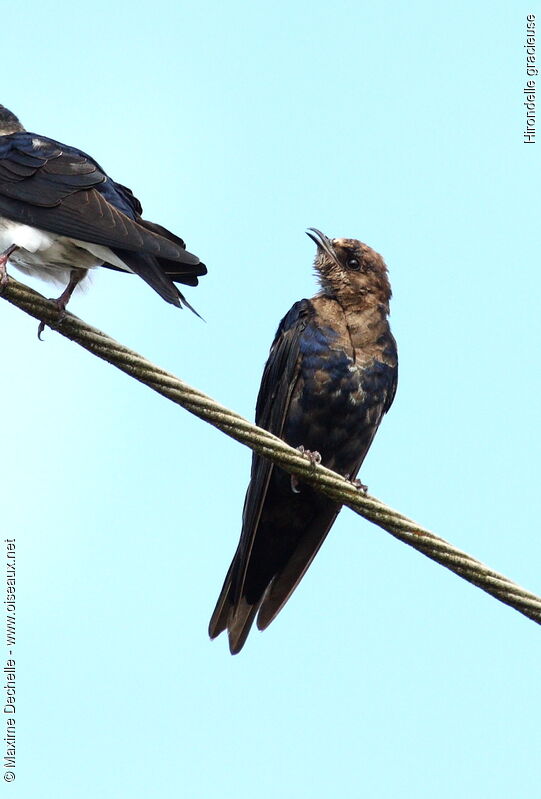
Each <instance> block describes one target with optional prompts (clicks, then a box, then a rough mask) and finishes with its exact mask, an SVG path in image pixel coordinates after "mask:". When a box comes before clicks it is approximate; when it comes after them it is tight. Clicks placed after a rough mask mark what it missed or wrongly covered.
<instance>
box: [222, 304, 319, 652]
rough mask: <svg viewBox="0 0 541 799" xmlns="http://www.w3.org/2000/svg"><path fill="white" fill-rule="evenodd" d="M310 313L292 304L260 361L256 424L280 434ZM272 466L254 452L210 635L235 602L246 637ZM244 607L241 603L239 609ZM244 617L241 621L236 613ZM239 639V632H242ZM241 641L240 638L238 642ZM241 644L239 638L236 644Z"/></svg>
mask: <svg viewBox="0 0 541 799" xmlns="http://www.w3.org/2000/svg"><path fill="white" fill-rule="evenodd" d="M313 315H314V309H313V306H312V304H311V302H310V301H309V300H301V301H300V302H297V303H295V305H294V306H293V307H292V308H291V310H290V311H289V313H288V314H287V315H286V316H285V317H284V318H283V319H282V321H281V322H280V325H279V327H278V330H277V333H276V336H275V339H274V342H273V344H272V347H271V350H270V354H269V358H268V360H267V363H266V365H265V369H264V372H263V378H262V381H261V386H260V389H259V395H258V398H257V405H256V424H258V425H259V426H260V427H263V428H265V429H266V430H269V431H270V432H271V433H274V434H275V435H277V436H281V435H282V432H283V428H284V422H285V419H286V416H287V411H288V407H289V402H290V399H291V394H292V391H293V389H294V387H295V382H296V379H297V376H298V372H299V365H300V350H299V342H300V339H301V336H302V333H303V331H304V329H305V328H306V325H307V324H308V322H309V321H310V319H311V318H312V317H313ZM273 468H274V466H273V464H272V463H271V462H270V461H268V460H267V459H266V458H261V457H260V456H258V455H254V457H253V459H252V472H251V478H250V484H249V486H248V491H247V494H246V499H245V502H244V510H243V525H242V534H241V538H240V542H239V545H238V548H237V551H236V553H235V557H234V558H233V562H232V563H231V566H230V568H229V571H228V573H227V576H226V578H225V582H224V585H223V588H222V591H221V593H220V597H219V599H218V602H217V604H216V608H215V610H214V613H213V614H212V618H211V620H210V625H209V634H210V637H211V638H215V637H216V636H217V635H219V634H220V633H221V632H222V631H223V630H225V629H226V627H227V626H228V620H229V616H230V612H231V609H232V607H234V606H236V616H237V622H236V623H237V626H240V627H243V628H246V630H245V635H244V638H245V637H246V635H247V634H248V630H249V628H250V626H251V623H252V621H253V618H254V615H255V613H256V612H257V605H256V606H255V607H253V606H252V605H248V604H247V603H245V602H243V601H242V600H241V597H242V589H243V584H244V579H245V577H246V570H247V568H248V565H249V562H250V555H251V552H252V548H253V544H254V540H255V536H256V534H257V526H258V521H259V517H260V515H261V509H262V507H263V503H264V501H265V496H266V493H267V487H268V484H269V479H270V476H271V474H272V470H273ZM244 605H246V607H244ZM241 616H242V617H244V618H243V621H242V622H241V621H240V617H241ZM241 637H242V636H241ZM239 643H240V642H239ZM243 643H244V639H243V640H242V642H241V643H240V645H239V647H238V648H240V647H241V646H242V644H243Z"/></svg>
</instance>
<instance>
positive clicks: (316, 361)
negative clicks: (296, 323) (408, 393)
mask: <svg viewBox="0 0 541 799" xmlns="http://www.w3.org/2000/svg"><path fill="white" fill-rule="evenodd" d="M314 304H315V309H316V313H315V314H314V317H313V319H312V320H311V321H310V322H309V323H308V324H307V326H306V328H305V330H304V332H303V335H302V338H301V340H300V342H299V353H300V354H299V357H300V364H299V373H298V379H297V382H296V385H295V387H294V389H293V393H292V397H291V404H290V412H289V414H288V419H287V421H286V426H285V430H284V433H285V438H286V440H287V441H288V442H289V443H290V444H292V445H293V446H299V445H301V444H302V445H303V446H304V447H305V448H307V449H310V450H317V451H318V452H319V453H320V454H321V456H322V461H323V463H324V464H325V465H326V466H328V467H329V468H332V469H335V470H336V471H338V472H340V473H341V474H344V475H347V476H353V474H354V473H356V472H357V470H358V468H359V466H360V464H361V462H362V459H363V458H364V455H365V454H366V452H367V451H368V448H369V446H370V443H371V441H372V438H373V437H374V434H375V432H376V430H377V427H378V425H379V423H380V421H381V418H382V416H383V414H384V413H385V411H386V410H387V408H388V407H389V405H390V402H391V401H392V394H394V385H395V380H396V366H393V364H392V362H391V363H389V362H388V360H389V359H388V358H387V357H386V356H385V355H383V354H382V355H381V357H380V355H379V352H380V348H379V347H378V346H377V345H376V342H375V339H376V338H379V339H381V331H379V330H376V329H374V331H373V337H374V339H373V340H371V337H370V336H369V335H368V336H365V340H364V341H363V342H362V344H363V346H362V347H358V346H354V344H353V342H352V338H351V335H350V331H349V327H348V324H347V319H346V317H345V315H344V312H343V311H342V309H341V307H340V306H339V304H338V303H336V302H333V301H331V300H327V301H326V302H325V303H319V304H316V303H314ZM318 305H319V307H318ZM389 335H390V333H389ZM391 339H392V337H391ZM356 343H357V342H356ZM387 344H388V342H387Z"/></svg>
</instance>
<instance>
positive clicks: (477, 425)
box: [0, 0, 541, 799]
mask: <svg viewBox="0 0 541 799" xmlns="http://www.w3.org/2000/svg"><path fill="white" fill-rule="evenodd" d="M531 12H533V13H535V12H536V8H535V7H532V6H527V5H525V4H524V3H510V2H506V3H501V2H491V3H488V2H477V3H474V4H473V6H472V5H471V4H469V3H465V2H459V3H448V4H445V5H441V4H440V5H439V6H437V7H434V6H432V5H431V4H429V3H423V2H414V3H398V2H394V3H389V4H386V5H385V6H381V7H380V8H376V7H374V5H373V4H372V3H365V2H341V1H340V0H339V1H338V2H335V3H332V4H326V3H321V2H317V0H316V1H315V2H310V3H308V2H295V1H294V0H293V1H292V2H288V3H285V2H281V1H279V2H276V1H275V2H272V3H270V2H268V3H263V2H251V3H248V2H238V1H237V2H235V0H233V1H232V2H230V3H228V4H222V3H217V2H198V3H186V2H180V3H173V2H170V3H169V2H165V1H164V0H155V2H153V3H152V4H151V5H145V6H142V5H141V6H137V5H134V4H133V3H128V2H126V3H116V2H99V1H98V2H94V3H93V4H91V5H78V4H73V3H67V2H64V1H63V0H62V1H61V2H57V3H53V2H47V1H46V0H45V2H43V0H41V1H40V2H39V3H37V2H34V1H33V0H30V2H27V3H24V4H20V5H19V6H18V7H15V6H14V5H13V4H11V5H10V6H9V7H6V8H5V9H4V10H3V15H4V19H5V18H6V16H7V17H8V21H7V25H4V35H3V37H2V39H3V41H2V63H3V76H4V80H3V89H2V96H1V97H0V102H2V103H4V104H5V105H7V106H8V107H9V108H11V109H12V110H14V111H15V112H16V113H17V114H18V115H19V116H20V118H21V120H22V121H23V122H24V124H25V125H26V126H27V128H28V129H30V130H33V131H36V132H39V133H43V134H45V135H49V136H53V137H56V138H58V139H59V140H60V141H65V142H67V143H70V144H74V145H76V146H79V147H80V148H82V149H84V150H86V151H88V152H90V153H91V154H92V155H93V156H94V157H95V158H96V159H97V160H98V161H100V163H101V164H102V165H103V166H104V167H105V169H106V170H107V171H108V172H109V173H110V174H111V175H112V176H113V177H114V178H115V179H117V180H118V181H120V182H123V183H125V184H127V185H129V186H130V187H131V188H132V189H133V190H134V191H135V193H136V195H137V196H138V197H139V198H140V199H141V201H142V203H143V206H144V208H145V213H146V215H147V216H148V218H150V219H153V220H155V221H157V222H160V223H161V224H163V225H166V226H167V227H169V228H171V229H172V230H174V231H175V232H177V233H179V234H180V235H182V236H183V237H184V238H185V239H186V241H187V244H188V247H189V248H190V249H192V250H193V251H194V252H196V253H198V254H199V255H200V256H201V257H202V258H203V259H204V260H205V262H206V263H207V265H208V268H209V274H208V276H207V277H206V278H204V280H203V282H202V284H201V286H200V287H199V288H197V289H193V290H190V289H188V290H187V291H186V294H187V297H188V299H189V301H190V302H192V303H193V304H194V305H195V307H196V308H197V309H198V311H199V312H200V313H201V314H202V316H204V318H205V320H206V322H205V323H203V322H201V321H200V320H199V319H197V318H196V317H195V316H193V315H192V314H190V313H189V312H188V311H182V312H179V311H178V310H176V309H174V308H172V307H170V306H167V305H166V304H165V303H164V302H163V301H162V300H160V298H159V297H158V296H157V295H156V294H154V293H153V292H152V291H151V289H149V288H148V287H147V286H146V285H145V284H144V283H143V282H142V281H139V280H136V279H135V278H130V277H126V276H123V275H120V274H117V273H113V272H108V271H106V270H100V271H99V272H98V273H97V274H95V276H94V278H93V284H92V287H91V288H90V289H89V290H88V291H87V292H86V293H85V294H82V295H78V296H75V297H74V299H73V302H72V304H71V310H73V312H74V313H76V314H78V315H79V316H81V317H83V318H84V319H86V320H87V321H88V322H89V323H91V324H93V325H95V326H97V327H99V328H101V329H103V330H105V331H107V332H108V333H109V334H111V335H112V336H114V337H116V338H117V339H119V340H120V341H122V342H123V343H125V344H127V345H128V346H130V347H132V348H134V349H136V350H139V351H140V352H141V353H143V354H144V355H146V356H147V357H149V358H151V359H152V360H154V361H156V362H157V363H159V364H160V365H161V366H163V367H166V368H168V369H170V370H171V371H173V372H175V373H176V374H178V375H179V376H181V377H182V378H184V379H185V380H187V381H188V382H190V383H192V384H194V385H196V386H197V387H199V388H200V389H202V390H204V391H206V392H208V393H209V394H211V395H213V396H215V397H216V398H217V399H219V400H220V401H221V402H223V403H224V404H226V405H229V406H230V407H232V408H234V409H235V410H237V411H239V412H241V413H243V414H245V415H246V416H248V417H249V418H253V408H254V404H255V397H256V394H257V389H258V386H259V379H260V376H261V371H262V367H263V364H264V362H265V359H266V357H267V353H268V349H269V346H270V344H271V342H272V338H273V335H274V332H275V330H276V327H277V325H278V322H279V320H280V318H281V317H282V316H283V315H284V314H285V313H286V312H287V310H288V309H289V307H290V306H291V305H292V304H293V302H295V301H296V300H298V299H300V298H302V297H306V296H308V297H309V296H311V295H312V294H313V293H315V284H314V279H313V276H312V269H311V262H312V259H313V254H314V247H313V244H312V243H311V242H310V241H309V239H308V238H307V237H306V236H305V235H304V230H305V228H306V227H307V226H315V227H318V228H321V229H322V230H323V231H324V232H325V233H327V234H328V235H330V236H352V237H358V238H360V239H363V240H364V241H366V242H367V243H369V244H370V245H372V246H373V247H375V248H376V249H378V250H379V251H380V252H381V253H382V254H383V255H384V257H385V259H386V261H387V263H388V265H389V270H390V275H391V280H392V284H393V289H394V298H393V304H392V317H391V321H392V326H393V331H394V333H395V336H396V338H397V340H398V345H399V352H400V380H399V388H398V394H397V398H396V401H395V404H394V407H393V408H392V411H391V412H390V414H389V416H388V417H387V418H386V419H385V421H384V424H383V425H382V428H381V430H380V432H379V434H378V436H377V438H376V440H375V443H374V445H373V448H372V451H371V453H370V455H369V457H368V458H367V460H366V462H365V465H364V467H363V472H362V475H361V477H362V479H363V482H365V483H367V484H368V486H369V488H370V491H371V492H372V493H373V494H375V495H376V496H379V497H380V498H381V499H383V500H384V501H386V502H388V503H389V504H391V505H393V506H394V507H396V508H398V509H399V510H401V511H402V512H404V513H407V514H409V515H410V516H412V517H413V518H415V519H416V520H418V521H419V522H421V523H422V524H424V525H426V526H428V527H430V528H431V529H433V530H434V531H435V532H437V533H439V534H440V535H442V536H444V537H445V538H447V539H449V540H451V541H453V542H454V543H455V544H457V545H458V546H460V547H462V548H464V549H466V550H467V551H469V552H471V553H472V554H473V555H475V556H476V557H478V558H480V559H481V560H483V561H485V562H486V563H488V564H490V565H491V566H492V567H494V568H496V569H498V570H500V571H502V572H504V573H505V574H507V575H508V576H510V577H511V578H513V579H515V580H516V581H517V582H519V583H521V584H523V585H525V586H526V587H528V588H530V589H532V590H535V591H537V592H538V593H539V592H541V578H540V563H541V536H540V530H539V518H540V515H541V497H540V490H539V452H540V447H541V425H540V411H539V391H540V387H541V386H540V370H539V364H538V352H539V347H540V344H541V329H540V323H539V295H540V285H541V282H540V277H539V263H540V257H539V256H540V251H539V211H540V203H539V163H540V158H539V148H541V138H540V140H539V143H538V144H536V145H533V146H526V145H524V144H523V143H522V131H523V128H524V122H525V113H524V108H523V106H522V102H523V100H522V88H523V86H524V81H525V79H526V76H525V69H524V66H525V65H524V60H525V59H524V49H523V44H524V38H525V18H526V15H527V14H528V13H531ZM539 19H540V20H541V16H540V17H539ZM539 83H540V85H541V79H540V81H539ZM540 136H541V133H540ZM19 277H20V276H19ZM34 285H35V286H36V287H38V288H40V289H41V290H43V291H44V293H45V294H46V295H47V296H48V295H49V294H50V293H51V289H50V287H48V286H43V284H38V283H35V284H34ZM36 327H37V325H36V323H35V321H34V320H31V319H30V318H29V317H27V316H25V315H24V314H22V313H21V312H20V311H18V310H16V309H14V308H12V307H11V306H9V305H8V304H7V303H5V302H1V303H0V335H1V337H2V338H1V340H2V342H3V348H2V354H3V357H2V362H3V374H4V381H3V389H2V407H3V413H2V451H3V464H2V483H1V485H2V490H1V494H2V518H3V531H4V533H5V537H12V536H16V538H17V554H18V572H17V576H18V595H17V597H18V616H17V620H18V628H17V634H18V638H17V646H16V655H17V689H18V694H17V698H18V702H17V715H16V719H17V732H18V736H17V779H16V782H15V783H14V784H11V785H8V786H6V785H4V786H3V787H2V790H3V791H5V795H6V796H7V797H9V796H11V797H12V798H13V799H34V797H35V799H53V798H54V799H73V797H77V799H95V797H103V798H104V799H124V798H125V799H147V797H160V799H170V798H171V799H172V798H173V797H187V798H189V799H192V798H193V799H254V797H257V799H270V798H271V797H273V798H274V797H276V796H280V797H283V799H299V797H302V798H303V799H304V797H306V799H327V798H328V797H335V796H336V797H341V799H357V797H360V796H364V797H378V799H391V798H392V799H394V798H395V797H397V796H399V797H415V798H416V799H425V798H426V799H428V797H430V798H432V797H434V796H437V797H438V799H451V797H452V798H453V799H455V797H457V796H460V797H465V798H466V799H469V797H475V798H476V799H477V797H484V796H489V795H490V796H491V797H492V798H493V799H509V797H513V799H514V797H517V798H520V799H523V798H524V799H526V798H527V799H530V797H536V796H539V794H540V788H539V784H540V773H539V772H540V767H539V751H540V745H541V740H540V733H539V715H540V704H541V702H540V700H541V691H540V687H539V686H540V674H539V670H540V665H539V664H540V656H541V636H540V630H539V627H537V626H536V625H535V624H534V623H533V622H531V621H529V620H527V619H525V618H523V617H522V616H520V615H519V614H517V613H515V612H513V611H512V610H510V609H508V608H506V607H505V606H503V605H501V604H500V603H498V602H497V601H496V600H494V599H492V598H490V597H488V596H487V595H485V594H483V593H482V592H481V591H479V590H477V589H475V588H473V587H471V586H469V585H468V584H466V583H464V582H463V581H461V580H460V579H459V578H457V577H455V576H454V575H452V574H450V573H448V572H446V571H445V570H444V569H442V568H441V567H439V566H437V565H436V564H433V563H431V562H430V561H428V560H426V559H425V558H423V557H422V556H420V555H418V554H417V553H415V552H413V551H410V550H409V549H408V548H407V547H405V546H403V545H402V544H400V543H399V542H397V541H395V540H393V539H391V538H390V537H389V536H387V535H386V534H385V533H383V532H382V531H380V530H379V529H377V528H375V527H373V526H372V525H370V524H369V523H368V522H365V521H364V520H362V519H360V518H358V517H356V516H355V515H353V514H352V513H350V512H349V511H347V510H346V511H344V512H343V513H342V514H341V516H340V518H339V520H338V522H337V523H336V525H335V527H334V528H333V531H332V534H331V535H330V536H329V538H328V540H327V542H326V543H325V546H324V547H323V549H322V550H321V552H320V554H319V555H318V557H317V559H316V561H315V562H314V564H313V566H312V568H311V569H310V571H309V573H308V574H307V576H306V577H305V579H304V580H303V582H302V584H301V586H300V588H299V589H298V591H297V592H296V593H295V595H294V597H293V598H292V599H291V601H290V602H289V603H288V605H287V606H286V608H285V610H284V611H283V613H282V614H281V615H280V616H279V617H278V619H277V620H276V622H275V623H274V624H273V625H272V626H271V627H270V628H269V629H268V630H267V631H266V632H265V633H264V634H259V633H257V631H254V632H253V633H252V635H251V636H250V638H249V639H248V642H247V645H246V647H245V649H244V650H243V652H242V653H241V654H240V655H239V656H237V657H235V658H232V657H231V656H230V655H229V652H228V649H227V645H226V640H225V639H224V638H223V637H222V638H220V639H218V640H217V641H215V642H212V643H210V642H209V640H208V638H207V633H206V628H207V623H208V619H209V616H210V613H211V611H212V609H213V607H214V603H215V601H216V598H217V596H218V593H219V590H220V587H221V585H222V581H223V578H224V576H225V572H226V570H227V567H228V565H229V562H230V559H231V557H232V555H233V552H234V549H235V546H236V543H237V539H238V535H239V529H240V517H241V510H242V503H243V498H244V492H245V488H246V484H247V479H248V473H249V462H250V453H249V452H248V450H246V449H244V448H243V447H241V446H240V445H238V444H236V443H235V442H233V441H231V440H230V439H227V438H226V437H225V436H223V435H222V434H220V433H218V432H217V431H216V430H214V429H213V428H211V427H209V426H207V425H205V424H204V423H202V422H200V421H199V420H197V419H195V418H193V417H191V416H190V415H189V414H188V413H186V412H184V411H182V410H181V409H178V408H177V407H175V406H173V405H172V404H171V403H169V402H167V401H165V400H163V399H162V398H160V397H158V396H157V395H154V394H153V393H152V392H151V391H149V390H148V389H146V388H145V387H143V386H140V385H139V384H137V383H135V382H134V381H131V380H130V379H129V378H127V377H126V376H124V375H122V374H120V373H118V372H116V371H115V370H114V369H113V368H112V367H109V366H107V365H106V364H104V363H102V362H100V361H98V360H97V359H95V358H93V357H91V356H90V355H88V354H87V353H85V352H83V351H82V350H80V349H79V348H77V347H76V346H75V345H73V344H71V343H70V342H68V341H65V340H63V339H61V338H60V337H59V336H57V335H55V334H53V333H51V332H50V331H47V332H46V334H45V341H44V343H39V342H38V341H37V338H36ZM3 735H4V732H2V736H3Z"/></svg>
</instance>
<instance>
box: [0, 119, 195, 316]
mask: <svg viewBox="0 0 541 799" xmlns="http://www.w3.org/2000/svg"><path fill="white" fill-rule="evenodd" d="M142 212H143V209H142V207H141V203H140V202H139V200H138V199H137V198H136V197H134V195H133V194H132V192H131V191H130V189H127V188H126V187H125V186H122V185H121V184H120V183H115V181H114V180H112V179H111V178H110V177H108V175H107V174H106V173H105V172H104V170H103V169H102V168H101V167H100V166H99V164H98V163H96V161H94V160H93V159H92V158H91V157H90V156H89V155H86V153H83V152H82V151H81V150H77V149H76V148H74V147H68V146H66V145H65V144H61V143H60V142H57V141H55V140H54V139H48V138H46V137H45V136H40V135H37V134H35V133H29V132H27V131H26V130H25V129H24V128H23V126H22V125H21V123H20V122H19V120H18V119H17V117H16V116H15V114H13V113H11V111H8V109H7V108H5V107H4V106H3V105H0V291H1V289H2V288H3V286H5V284H6V282H7V273H6V264H7V261H8V260H9V261H10V263H12V264H13V265H14V266H16V267H17V269H19V270H20V271H21V272H24V273H26V274H29V275H36V276H38V277H41V278H44V279H46V280H52V281H53V282H61V283H63V284H66V287H65V289H64V291H63V292H62V294H61V295H60V297H59V298H58V299H57V300H56V302H57V304H58V307H59V312H60V314H61V315H62V314H63V312H64V310H65V308H66V305H67V303H68V301H69V299H70V297H71V295H72V293H73V291H74V289H75V287H76V286H77V285H78V284H79V283H80V281H81V280H82V279H83V278H84V277H85V276H86V274H87V272H88V270H89V269H93V268H94V267H96V266H106V267H108V268H109V269H115V270H119V271H122V272H132V273H135V274H136V275H139V277H142V278H143V280H145V281H146V282H147V283H148V284H149V286H151V287H152V288H153V289H154V291H156V292H158V294H159V295H160V297H163V299H164V300H166V301H167V302H170V303H172V304H173V305H176V306H178V307H182V303H184V304H185V305H186V306H188V307H189V308H191V306H190V305H189V303H188V302H187V301H186V299H185V298H184V297H183V295H182V294H181V293H180V291H179V290H178V288H177V287H176V286H175V283H184V284H185V285H188V286H196V285H197V283H198V280H197V278H198V277H199V276H200V275H204V274H206V271H207V270H206V267H205V266H204V264H202V263H200V261H199V258H198V257H197V256H196V255H192V254H191V253H189V252H187V251H186V247H185V244H184V242H183V241H182V239H180V238H179V237H178V236H175V235H174V234H173V233H170V232H169V231H168V230H166V229H165V228H163V227H161V226H160V225H157V224H155V223H154V222H148V221H147V220H145V219H143V218H142V217H141V214H142ZM191 310H193V308H191Z"/></svg>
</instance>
